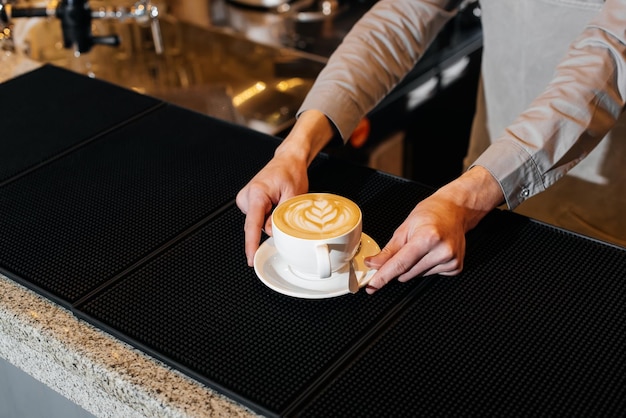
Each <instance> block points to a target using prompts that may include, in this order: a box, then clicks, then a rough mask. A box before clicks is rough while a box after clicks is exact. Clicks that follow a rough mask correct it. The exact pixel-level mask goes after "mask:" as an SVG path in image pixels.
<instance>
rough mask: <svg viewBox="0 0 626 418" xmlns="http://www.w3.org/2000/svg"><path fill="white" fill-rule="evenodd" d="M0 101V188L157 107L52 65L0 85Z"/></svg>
mask: <svg viewBox="0 0 626 418" xmlns="http://www.w3.org/2000/svg"><path fill="white" fill-rule="evenodd" d="M0 97H2V99H3V102H4V103H5V104H4V106H3V108H2V116H1V124H0V125H1V128H0V129H1V131H0V132H1V133H2V138H0V185H2V184H3V183H6V182H8V181H10V180H11V178H12V177H14V176H16V175H19V174H20V173H23V172H24V171H26V170H28V169H33V168H35V167H36V166H38V165H41V164H45V163H46V162H48V161H49V160H51V159H54V158H58V157H59V156H60V155H62V154H63V153H65V152H69V151H71V150H72V149H73V148H75V147H78V146H80V145H81V144H82V143H84V142H85V141H89V140H91V139H93V138H94V137H95V136H96V135H99V134H101V133H102V132H104V131H106V130H109V129H113V128H115V127H116V126H118V125H119V124H123V123H126V122H127V121H128V120H129V119H131V118H133V117H136V116H138V115H141V114H142V113H145V112H147V111H150V110H151V109H153V108H155V107H158V106H159V105H161V104H162V102H161V101H159V100H156V99H154V98H151V97H148V96H144V95H140V94H137V93H135V92H132V91H129V90H125V89H121V88H119V87H114V86H112V85H111V84H109V83H107V82H104V81H100V80H95V79H90V78H87V77H85V76H78V75H77V74H75V73H72V72H70V71H67V70H63V69H60V68H58V67H54V66H52V65H44V66H43V67H40V68H38V69H36V70H34V71H31V72H29V73H26V74H23V75H21V76H19V77H16V78H14V79H11V80H8V81H6V82H4V83H0ZM44 98H45V99H44Z"/></svg>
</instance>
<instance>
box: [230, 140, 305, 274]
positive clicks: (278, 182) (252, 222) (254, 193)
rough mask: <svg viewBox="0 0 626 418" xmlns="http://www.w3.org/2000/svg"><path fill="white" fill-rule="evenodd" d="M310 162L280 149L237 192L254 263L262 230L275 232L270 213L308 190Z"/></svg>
mask: <svg viewBox="0 0 626 418" xmlns="http://www.w3.org/2000/svg"><path fill="white" fill-rule="evenodd" d="M308 186H309V183H308V178H307V166H306V163H304V162H302V161H297V160H296V159H295V158H291V157H290V154H289V153H288V152H283V153H279V152H278V150H277V154H276V155H275V156H274V158H273V159H272V160H271V161H270V162H269V163H268V164H267V165H266V166H265V167H264V168H263V169H262V170H261V171H259V172H258V173H257V175H256V176H254V177H253V178H252V180H250V182H249V183H248V184H247V185H246V186H245V187H244V188H243V189H241V191H240V192H239V193H238V194H237V206H238V207H239V209H240V210H241V211H242V212H243V213H244V214H245V215H246V221H245V223H244V232H245V251H246V259H247V261H248V265H249V266H252V265H253V262H254V254H255V253H256V250H257V249H258V248H259V242H260V240H261V231H262V230H264V231H265V232H266V233H267V234H268V235H272V225H271V218H270V214H271V212H272V209H273V208H274V206H275V205H277V204H278V203H280V202H282V201H283V200H285V199H288V198H290V197H292V196H295V195H297V194H300V193H305V192H306V191H307V190H308Z"/></svg>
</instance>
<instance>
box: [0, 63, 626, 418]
mask: <svg viewBox="0 0 626 418" xmlns="http://www.w3.org/2000/svg"><path fill="white" fill-rule="evenodd" d="M0 95H1V96H2V97H11V98H12V99H11V104H12V106H11V107H8V108H7V109H4V115H5V118H4V119H3V124H2V137H1V139H0V151H1V152H0V219H2V222H0V237H1V240H0V273H1V274H2V276H3V277H2V280H1V281H0V286H1V287H0V289H1V290H2V292H1V293H0V350H1V352H0V355H2V357H3V358H5V359H7V360H9V361H10V362H12V363H14V364H16V365H17V366H18V367H20V368H22V369H23V370H25V371H26V372H28V373H30V374H32V375H34V376H35V377H36V378H38V379H40V380H41V381H44V382H45V383H46V384H48V385H50V386H51V387H53V388H55V389H57V390H59V391H61V393H63V394H64V395H65V396H67V397H68V398H70V399H72V400H73V401H74V402H76V403H79V404H81V405H82V406H83V407H84V408H85V409H87V410H88V411H91V412H92V413H94V414H96V415H100V416H119V415H130V416H132V415H137V416H141V415H146V416H159V415H163V416H214V415H231V414H232V415H240V416H246V415H254V414H260V415H264V416H286V417H287V416H300V417H307V416H421V415H432V416H450V415H477V416H487V415H490V416H507V415H516V414H519V415H550V416H554V415H562V416H579V415H580V416H589V415H601V416H621V415H623V414H624V412H626V391H625V390H624V388H625V387H626V353H625V352H624V350H623V347H624V344H625V343H626V333H624V332H623V330H624V326H625V325H626V308H625V304H624V303H623V301H624V300H626V282H625V281H624V278H625V277H626V249H624V248H620V247H616V246H612V245H609V244H606V243H603V242H599V241H596V240H592V239H589V238H586V237H583V236H579V235H576V234H573V233H570V232H568V231H564V230H561V229H558V228H554V227H552V226H550V225H545V224H541V223H539V222H536V221H533V220H532V219H528V218H525V217H523V216H519V215H516V214H514V213H511V212H508V211H501V210H495V211H493V212H492V213H490V214H489V215H488V216H487V217H486V218H485V219H484V220H483V221H482V222H481V223H480V224H479V225H478V226H477V227H476V228H475V229H474V230H472V231H471V232H470V233H469V234H468V236H467V257H466V260H465V269H464V271H463V273H461V274H460V275H459V276H457V277H454V278H449V277H439V276H432V277H428V278H416V279H414V280H411V281H410V282H408V283H398V282H392V283H390V284H389V285H387V286H386V287H385V288H384V289H382V290H381V291H379V292H378V293H377V294H376V295H374V296H369V295H367V294H366V293H365V292H363V291H361V292H358V293H357V294H354V295H353V294H348V293H347V292H346V293H345V294H343V295H340V296H336V297H328V298H310V299H309V298H297V297H291V296H286V295H284V294H281V293H280V292H276V291H274V290H272V289H270V288H269V287H268V286H266V285H264V283H262V282H261V280H259V278H258V277H257V275H256V273H255V271H254V270H253V269H251V268H250V267H248V266H247V265H246V263H245V256H244V253H243V231H242V229H243V221H244V217H243V215H242V214H241V213H240V211H239V210H238V209H237V207H236V205H235V201H234V199H235V196H236V193H237V192H238V191H239V190H240V188H241V187H242V186H243V185H245V183H246V182H247V181H248V180H249V179H250V178H251V177H252V176H253V175H254V174H255V173H256V172H257V171H258V170H259V169H260V168H261V167H262V166H263V165H264V164H265V163H266V162H267V161H268V160H269V159H270V158H271V156H272V155H273V151H274V149H275V147H276V146H277V144H278V143H279V142H280V139H279V138H276V137H273V136H269V135H266V134H264V133H261V132H258V131H254V130H251V129H249V128H247V127H242V126H240V125H237V124H233V123H230V122H228V121H224V120H219V119H215V118H212V117H210V116H207V115H202V114H199V113H196V112H193V111H190V110H187V109H182V108H180V107H178V106H175V105H173V104H171V103H168V102H165V101H161V100H159V99H157V98H154V97H150V96H146V95H141V94H138V93H135V92H133V91H130V90H127V89H124V88H120V87H119V86H115V85H112V84H110V83H108V82H105V81H102V80H97V79H91V78H88V77H84V76H81V75H78V74H76V73H72V72H70V71H67V70H64V69H61V68H58V67H56V66H53V65H44V66H42V67H40V68H37V69H35V70H34V71H31V72H27V73H25V74H22V75H21V76H19V77H16V78H13V79H11V80H9V81H7V82H5V83H2V84H0ZM94 98H97V100H94ZM310 189H311V190H312V191H331V192H334V193H337V194H341V195H345V196H347V197H349V198H351V199H353V200H355V201H356V202H357V203H358V204H359V206H360V207H361V209H362V211H363V231H364V232H365V233H366V234H367V235H368V236H370V237H371V238H372V239H373V240H374V241H375V242H377V243H378V244H380V245H381V246H382V245H383V244H384V243H386V242H387V240H388V239H389V238H390V237H391V235H392V234H393V231H394V230H395V228H396V227H397V226H398V225H399V224H400V223H401V222H402V221H403V220H404V218H405V217H406V216H407V214H408V213H409V212H410V210H411V209H412V208H413V207H414V206H415V204H416V203H417V202H419V201H420V200H422V199H424V198H425V197H427V196H428V195H429V194H430V193H432V191H433V190H432V188H430V187H428V186H425V185H423V184H419V183H416V182H412V181H408V180H405V179H402V178H397V177H394V176H391V175H388V174H385V173H381V172H377V171H375V170H373V169H370V168H367V167H360V166H356V165H351V164H349V163H346V162H342V161H338V160H335V159H333V158H332V157H329V156H327V155H324V154H322V155H320V156H319V157H318V158H317V159H316V160H315V161H314V162H313V164H312V165H311V168H310ZM268 242H269V241H264V243H263V245H266V244H268ZM83 394H86V395H87V396H82V395H83Z"/></svg>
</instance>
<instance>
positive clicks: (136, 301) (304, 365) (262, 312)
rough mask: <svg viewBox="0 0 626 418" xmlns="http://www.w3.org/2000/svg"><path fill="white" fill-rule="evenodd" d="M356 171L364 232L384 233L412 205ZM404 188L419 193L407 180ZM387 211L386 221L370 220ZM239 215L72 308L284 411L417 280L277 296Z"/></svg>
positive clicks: (229, 215) (262, 407)
mask: <svg viewBox="0 0 626 418" xmlns="http://www.w3.org/2000/svg"><path fill="white" fill-rule="evenodd" d="M335 167H336V168H338V167H339V165H336V166H335ZM329 171H333V170H329ZM349 171H350V170H346V168H345V167H344V169H343V171H341V170H339V171H334V174H336V175H340V176H341V175H342V174H344V175H350V176H352V175H353V174H354V172H350V173H348V172H349ZM355 172H356V173H359V174H360V175H357V176H355V177H354V178H353V179H352V180H351V186H352V187H351V192H352V193H350V194H351V195H352V197H354V198H356V199H357V202H358V203H359V204H360V205H361V207H362V209H363V213H364V215H363V216H364V231H365V232H366V233H368V235H369V234H371V236H372V237H375V236H379V237H383V236H388V235H389V234H390V232H391V230H392V228H393V225H394V224H397V223H399V222H401V220H402V219H403V218H404V217H405V216H406V214H407V212H406V211H407V210H408V209H409V206H410V204H406V205H397V206H390V207H388V206H387V204H386V201H385V200H384V199H381V197H382V196H384V195H394V194H396V193H397V189H396V185H397V182H396V180H394V179H392V178H390V177H388V176H385V175H381V174H377V173H375V172H374V171H373V170H370V169H362V170H356V171H355ZM340 178H341V177H340ZM343 178H344V179H345V176H344V177H343ZM318 184H319V183H318ZM326 190H330V191H339V190H338V189H336V188H330V189H326ZM407 190H408V191H411V192H414V195H415V196H419V195H420V194H421V193H423V192H422V191H421V190H420V188H419V187H417V186H415V187H411V186H410V185H408V183H407V188H406V189H405V191H407ZM383 212H384V213H385V222H384V225H386V227H385V228H382V227H380V222H378V221H375V220H374V219H375V218H376V217H378V215H379V214H380V213H383ZM243 221H244V217H243V215H242V214H241V213H240V211H239V210H238V209H237V208H236V207H235V206H233V207H232V208H231V209H229V210H227V211H225V212H224V213H223V214H221V215H220V216H219V217H216V218H215V219H214V220H212V221H211V222H209V223H207V224H206V225H205V226H204V227H203V228H202V229H201V230H199V231H198V232H197V233H194V234H193V235H192V236H190V237H189V238H187V239H185V240H184V241H181V242H180V243H178V244H177V245H175V246H173V247H171V248H169V249H168V250H167V251H165V252H163V253H162V254H160V255H159V256H158V257H155V258H153V259H152V260H150V261H149V262H148V263H146V265H144V266H141V267H140V268H138V269H137V270H136V271H133V272H130V273H129V275H128V276H127V277H124V278H123V280H120V281H119V282H118V283H117V284H115V285H114V286H111V287H110V288H108V289H106V290H104V291H102V292H100V293H99V294H97V295H95V296H94V297H93V298H91V299H90V300H87V301H85V302H84V303H82V304H80V305H78V306H76V307H75V312H76V314H77V315H78V316H82V317H83V318H84V319H86V320H87V321H90V322H93V323H94V324H96V325H97V326H99V327H101V328H102V329H104V330H106V331H108V332H110V333H112V334H114V335H116V336H118V337H119V338H121V339H123V340H126V341H128V342H130V343H131V344H133V345H135V346H138V347H140V348H142V349H143V350H144V351H146V352H148V353H150V354H151V355H153V356H155V357H157V358H159V359H161V360H163V361H165V362H166V363H169V364H171V365H173V366H174V367H176V368H178V369H180V370H183V371H185V372H186V373H187V374H189V375H191V376H193V377H195V378H196V379H198V380H200V381H202V382H204V383H206V384H208V385H209V386H211V387H214V388H216V389H218V390H219V391H221V392H222V393H226V394H227V395H228V396H230V397H231V398H233V399H235V400H238V401H239V402H241V403H243V404H244V405H247V406H249V407H250V408H252V409H253V410H255V411H257V412H260V413H263V414H266V415H284V413H285V411H288V410H291V409H294V408H296V409H297V408H298V405H299V403H300V402H301V398H302V397H306V396H308V394H309V393H310V392H311V391H316V390H318V388H317V385H319V384H320V383H323V382H325V376H326V374H327V373H329V371H334V370H335V369H337V368H341V365H342V364H343V363H344V362H345V361H348V359H350V358H351V356H353V355H354V354H355V353H354V350H355V349H358V348H359V347H360V344H359V342H360V341H361V339H363V338H364V337H366V336H367V335H369V334H370V333H371V332H373V331H375V330H376V329H378V328H379V327H384V326H385V324H386V323H387V321H390V320H392V319H393V318H394V316H395V315H396V312H397V310H398V309H399V308H400V307H402V306H403V305H404V303H405V302H404V301H405V300H407V299H408V298H409V295H410V293H411V292H413V291H416V289H419V288H420V281H419V280H415V281H414V282H413V283H411V284H410V285H399V284H398V283H395V284H392V285H389V286H388V288H386V291H385V292H381V293H380V295H379V296H378V297H376V298H372V297H370V296H368V295H367V294H366V293H365V292H364V291H361V292H359V293H358V294H356V295H352V294H346V295H344V296H339V297H336V298H330V299H321V300H309V299H298V298H294V297H291V296H285V295H282V294H280V293H277V292H275V291H273V290H271V289H269V288H268V287H266V286H265V285H264V284H263V283H262V282H261V281H260V280H259V279H258V278H257V276H256V274H255V272H254V270H253V269H252V268H250V267H247V265H246V261H245V256H244V252H243V234H242V225H243ZM377 225H378V226H377Z"/></svg>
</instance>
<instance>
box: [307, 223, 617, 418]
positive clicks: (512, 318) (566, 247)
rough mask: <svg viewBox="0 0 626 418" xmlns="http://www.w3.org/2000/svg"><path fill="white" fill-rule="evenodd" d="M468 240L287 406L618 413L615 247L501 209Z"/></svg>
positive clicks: (375, 413)
mask: <svg viewBox="0 0 626 418" xmlns="http://www.w3.org/2000/svg"><path fill="white" fill-rule="evenodd" d="M467 251H468V252H467V258H466V266H465V270H464V273H462V274H461V275H460V276H458V277H456V278H445V277H438V278H436V279H434V280H433V281H432V282H431V283H430V284H431V285H430V286H429V287H428V291H427V292H423V293H421V294H420V295H419V298H417V299H416V300H415V301H414V303H413V304H412V305H410V308H409V309H407V311H406V312H404V313H403V315H402V316H401V318H400V319H399V320H398V321H397V323H395V324H394V325H393V326H390V327H388V328H387V329H385V330H384V332H383V333H382V334H380V335H378V336H376V339H375V340H373V342H372V344H371V346H370V347H368V348H367V349H366V350H364V351H363V352H362V353H361V355H360V357H359V358H358V359H357V360H355V361H354V363H353V364H351V365H349V367H347V368H346V369H345V370H343V371H342V372H341V373H339V374H338V375H336V376H332V377H329V380H328V384H327V385H326V386H325V387H324V388H323V391H322V392H321V393H318V394H316V395H315V396H312V397H311V398H310V399H309V400H308V401H309V402H310V403H309V404H308V405H307V406H306V407H304V408H303V410H298V411H296V412H298V414H297V415H298V416H301V417H308V416H316V417H322V416H371V417H379V416H398V417H407V416H481V417H483V416H492V417H505V416H567V417H575V416H577V417H586V416H604V417H608V416H624V415H625V414H626V350H624V347H625V346H626V332H624V330H626V303H624V301H626V250H624V249H621V248H615V247H611V246H608V245H605V244H601V243H598V242H595V241H592V240H589V239H585V238H581V237H579V236H576V235H572V234H569V233H567V232H563V231H561V230H558V229H554V228H551V227H549V226H545V225H542V224H539V223H536V222H532V221H530V220H528V219H526V218H523V217H518V216H516V215H515V214H513V213H508V212H503V213H494V214H493V216H490V217H489V218H487V219H486V220H485V221H484V222H483V223H482V224H481V225H480V226H479V227H478V228H477V229H476V230H474V231H473V232H472V233H471V234H470V236H469V239H468V249H467ZM548 255H549V256H548Z"/></svg>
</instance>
